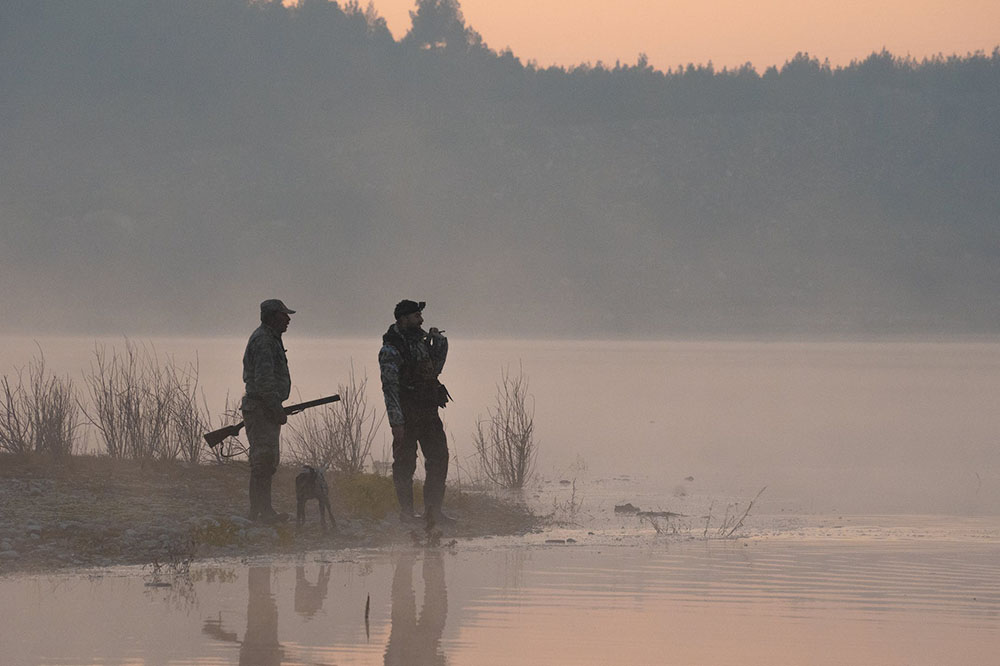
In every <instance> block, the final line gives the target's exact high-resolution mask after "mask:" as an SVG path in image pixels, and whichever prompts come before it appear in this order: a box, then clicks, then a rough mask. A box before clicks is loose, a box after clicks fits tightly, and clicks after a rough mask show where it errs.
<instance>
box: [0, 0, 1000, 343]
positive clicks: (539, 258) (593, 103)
mask: <svg viewBox="0 0 1000 666" xmlns="http://www.w3.org/2000/svg"><path fill="white" fill-rule="evenodd" d="M525 20H526V21H530V20H531V17H525ZM554 29H555V28H554ZM0 62H2V63H3V67H2V68H0V230H2V236H3V240H2V243H0V262H2V266H3V268H4V270H3V274H4V278H3V287H2V289H0V307H2V308H3V311H4V312H5V317H4V323H3V327H2V329H3V330H6V331H9V332H12V331H21V332H28V333H41V332H57V331H58V332H70V331H71V332H110V333H119V332H127V333H131V334H149V333H182V332H190V333H210V332H234V331H235V332H244V329H246V328H247V326H248V325H251V324H252V323H253V320H254V316H255V315H254V308H255V307H256V304H257V302H259V301H260V300H261V299H263V298H267V297H272V296H277V297H281V298H284V299H285V300H286V301H287V302H288V303H289V304H291V305H292V307H295V308H297V309H298V310H299V311H300V314H299V315H296V325H297V326H298V327H299V328H298V329H297V330H298V331H307V332H312V333H316V334H341V335H351V334H359V335H361V334H364V335H370V334H372V331H378V330H381V329H382V328H383V327H384V325H385V323H386V322H387V320H388V319H389V318H390V317H389V313H391V309H392V304H393V303H395V302H396V301H397V300H398V299H399V298H402V297H407V298H419V299H422V300H427V301H429V302H430V303H431V307H432V310H431V311H429V312H433V315H434V316H433V321H435V322H441V323H442V325H445V324H446V325H447V328H448V329H449V330H450V331H452V333H453V334H455V335H465V336H560V337H596V336H610V337H676V336H702V335H706V336H730V337H742V336H775V335H776V336H785V337H787V336H840V335H848V336H850V335H869V334H876V335H887V334H888V335H913V334H918V335H927V334H984V333H985V334H997V333H1000V187H998V178H997V173H1000V51H998V50H994V51H993V53H992V54H972V55H966V56H947V57H939V58H935V59H931V60H926V61H922V62H915V61H912V60H910V59H907V58H903V57H898V56H894V55H892V54H889V53H876V54H872V55H871V56H870V57H868V58H866V59H864V60H863V61H860V62H856V63H854V64H852V65H850V66H848V67H843V68H831V67H829V66H827V65H825V64H823V63H822V62H821V61H819V60H817V59H816V58H813V57H810V56H808V55H803V54H798V55H793V54H790V57H789V60H788V62H787V63H786V64H785V65H784V66H783V67H781V68H772V69H768V70H767V71H764V72H762V73H759V72H757V71H756V70H755V69H754V68H753V67H752V66H750V65H749V64H748V65H747V66H745V67H743V68H740V69H737V70H723V71H716V70H714V69H713V68H712V67H711V65H686V66H683V67H678V68H676V69H673V70H670V71H667V72H663V71H658V70H655V69H653V68H651V67H649V66H648V65H647V63H646V62H645V58H643V57H641V56H640V57H638V58H637V62H636V64H630V65H620V64H615V65H607V64H605V65H601V64H594V65H589V64H588V65H581V66H578V67H573V68H568V69H565V68H547V69H543V68H539V67H536V66H533V65H532V64H531V63H526V62H525V61H524V60H523V59H521V58H519V57H518V54H514V53H510V52H509V51H504V50H497V49H495V48H492V47H491V46H489V45H487V44H485V43H484V42H483V40H482V39H481V38H480V36H479V35H478V34H477V33H476V32H475V31H474V30H473V29H472V28H471V27H469V26H466V25H465V23H464V21H463V19H462V16H461V12H460V10H459V8H458V6H457V3H456V2H454V0H420V2H419V3H418V6H415V9H414V21H413V27H412V29H411V31H410V32H409V34H408V35H407V36H406V37H405V38H403V39H400V40H394V39H393V37H392V35H391V34H390V33H389V31H388V30H387V28H386V25H385V22H384V21H383V20H382V19H381V18H379V17H378V15H377V12H376V11H375V10H374V9H372V8H369V9H367V10H365V9H363V8H361V7H359V6H358V5H357V4H347V5H344V4H341V5H339V6H338V5H337V4H336V3H332V2H327V1H326V0H305V1H303V2H301V3H300V4H299V6H298V7H296V8H286V7H283V6H282V5H281V4H280V3H265V2H247V1H246V0H211V1H205V2H197V1H193V0H192V1H184V2H180V1H170V0H147V1H141V0H91V1H88V2H65V1H50V0H5V2H3V3H2V4H0Z"/></svg>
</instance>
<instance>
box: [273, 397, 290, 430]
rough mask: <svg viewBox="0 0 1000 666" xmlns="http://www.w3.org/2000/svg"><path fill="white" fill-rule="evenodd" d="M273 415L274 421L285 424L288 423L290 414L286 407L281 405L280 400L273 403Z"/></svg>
mask: <svg viewBox="0 0 1000 666" xmlns="http://www.w3.org/2000/svg"><path fill="white" fill-rule="evenodd" d="M270 411H271V417H272V418H273V419H274V422H275V423H277V424H278V425H285V424H286V423H288V414H286V413H285V408H284V407H282V406H281V403H280V402H276V403H274V404H272V405H271V410H270Z"/></svg>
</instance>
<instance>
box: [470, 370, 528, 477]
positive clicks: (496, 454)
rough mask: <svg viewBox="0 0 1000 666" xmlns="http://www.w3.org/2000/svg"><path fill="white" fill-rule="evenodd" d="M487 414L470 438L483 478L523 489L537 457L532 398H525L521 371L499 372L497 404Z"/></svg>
mask: <svg viewBox="0 0 1000 666" xmlns="http://www.w3.org/2000/svg"><path fill="white" fill-rule="evenodd" d="M529 400H530V403H531V404H530V405H529ZM487 413H488V416H487V418H482V417H481V416H480V418H479V419H478V420H477V421H476V431H475V433H474V434H473V441H474V443H475V446H476V455H477V457H478V460H479V466H480V469H481V470H482V473H483V476H485V477H486V478H487V479H488V480H489V481H490V483H493V484H495V485H498V486H501V487H503V488H523V487H524V485H525V483H527V482H528V480H529V479H530V478H531V474H532V471H533V469H534V464H535V457H536V455H537V453H538V448H537V443H536V442H535V407H534V398H532V397H530V396H529V395H528V378H527V376H525V374H524V370H523V368H521V367H520V366H518V372H517V374H516V375H513V374H511V372H510V369H509V368H505V369H503V370H502V371H501V374H500V383H499V384H497V394H496V403H495V404H494V406H493V408H492V409H488V410H487Z"/></svg>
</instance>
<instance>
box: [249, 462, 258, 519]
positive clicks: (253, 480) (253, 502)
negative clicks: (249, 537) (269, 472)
mask: <svg viewBox="0 0 1000 666" xmlns="http://www.w3.org/2000/svg"><path fill="white" fill-rule="evenodd" d="M260 491H261V488H260V474H259V473H257V472H255V471H253V470H250V488H249V494H250V515H249V518H250V520H251V521H252V522H257V521H258V520H260V514H261V508H260V500H261V496H260Z"/></svg>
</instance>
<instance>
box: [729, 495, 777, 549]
mask: <svg viewBox="0 0 1000 666" xmlns="http://www.w3.org/2000/svg"><path fill="white" fill-rule="evenodd" d="M765 490H767V486H764V487H763V488H761V489H760V491H759V492H758V493H757V494H756V495H754V498H753V499H752V500H750V503H749V504H747V510H746V511H744V512H743V515H742V516H740V519H739V520H738V521H736V524H735V525H733V529H731V530H729V532H728V533H727V534H726V538H727V539H728V538H729V537H731V536H733V533H734V532H735V531H736V530H738V529H739V528H741V527H742V526H743V521H744V520H745V519H746V517H747V516H748V515H749V514H750V509H751V508H753V503H754V502H756V501H757V498H758V497H760V495H761V493H763V492H764V491H765Z"/></svg>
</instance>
